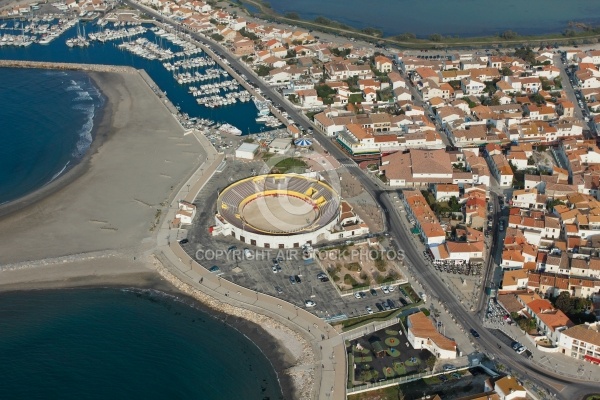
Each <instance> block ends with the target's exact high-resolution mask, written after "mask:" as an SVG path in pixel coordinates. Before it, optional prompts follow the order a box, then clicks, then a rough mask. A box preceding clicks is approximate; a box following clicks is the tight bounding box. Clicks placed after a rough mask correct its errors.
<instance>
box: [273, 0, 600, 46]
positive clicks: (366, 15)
mask: <svg viewBox="0 0 600 400" xmlns="http://www.w3.org/2000/svg"><path fill="white" fill-rule="evenodd" d="M267 2H268V3H269V4H271V6H272V7H273V10H275V11H277V12H278V13H281V14H285V13H288V12H295V13H298V15H300V17H301V18H304V19H309V20H313V19H315V18H316V17H318V16H323V17H326V18H329V19H332V20H335V21H338V22H341V23H344V24H346V25H349V26H352V27H355V28H360V29H362V28H367V27H373V28H377V29H381V30H382V31H383V32H384V35H385V36H391V35H398V34H401V33H406V32H411V33H414V34H416V35H418V36H419V37H427V36H428V35H431V34H433V33H439V34H441V35H449V36H454V35H458V36H461V37H474V36H491V35H496V34H499V33H502V32H504V31H506V30H513V31H515V32H517V33H519V34H521V35H541V34H548V33H559V32H562V31H564V30H565V29H566V28H567V26H568V24H569V22H570V21H577V22H585V23H589V24H593V25H599V24H600V2H599V1H590V0H570V1H568V2H566V1H564V0H528V1H521V0H504V1H496V0H421V1H414V0H369V1H363V0H344V1H340V0H302V1H296V0H267Z"/></svg>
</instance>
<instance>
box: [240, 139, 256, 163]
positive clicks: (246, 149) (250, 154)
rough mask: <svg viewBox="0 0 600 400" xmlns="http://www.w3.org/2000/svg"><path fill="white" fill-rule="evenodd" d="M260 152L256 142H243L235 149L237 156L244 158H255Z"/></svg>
mask: <svg viewBox="0 0 600 400" xmlns="http://www.w3.org/2000/svg"><path fill="white" fill-rule="evenodd" d="M256 153H258V145H257V144H254V143H242V144H241V145H240V147H238V148H237V149H236V150H235V157H236V158H241V159H243V160H254V156H255V155H256Z"/></svg>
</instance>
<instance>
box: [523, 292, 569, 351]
mask: <svg viewBox="0 0 600 400" xmlns="http://www.w3.org/2000/svg"><path fill="white" fill-rule="evenodd" d="M525 309H526V311H527V312H528V313H529V314H530V315H531V316H532V317H533V319H534V320H535V322H536V324H537V326H538V329H539V330H540V331H541V332H542V333H543V334H544V335H546V336H547V337H548V339H550V340H551V341H552V342H553V343H556V342H557V341H558V338H559V336H560V332H561V331H564V330H565V329H567V328H570V327H572V326H573V325H574V324H573V322H572V321H571V320H570V319H569V317H567V316H566V315H565V313H564V312H562V311H561V310H558V309H556V308H554V306H553V305H552V303H550V302H549V301H548V300H545V299H537V300H533V301H530V302H528V303H526V304H525Z"/></svg>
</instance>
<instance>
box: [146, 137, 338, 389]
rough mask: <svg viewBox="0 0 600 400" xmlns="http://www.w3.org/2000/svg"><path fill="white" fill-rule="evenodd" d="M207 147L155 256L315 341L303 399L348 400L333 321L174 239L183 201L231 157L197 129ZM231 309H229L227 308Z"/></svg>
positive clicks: (173, 207) (172, 208)
mask: <svg viewBox="0 0 600 400" xmlns="http://www.w3.org/2000/svg"><path fill="white" fill-rule="evenodd" d="M193 134H194V135H195V137H196V138H197V139H198V141H199V143H200V145H201V146H202V148H203V149H204V150H205V151H206V153H207V155H206V160H205V162H204V163H202V164H201V165H200V167H199V168H198V169H197V170H196V171H195V172H194V173H193V174H192V176H191V177H190V178H189V179H188V181H187V182H185V183H184V184H183V185H182V187H181V189H180V190H179V192H178V193H177V195H176V196H175V197H174V199H173V200H172V202H171V204H170V205H169V209H168V212H167V213H166V215H165V216H164V218H163V221H162V225H161V227H160V229H159V231H158V234H157V235H158V236H157V239H156V240H157V247H156V249H155V255H156V256H157V258H158V259H160V260H161V262H163V263H164V267H166V268H167V269H168V270H169V272H171V273H172V274H173V275H174V276H176V277H177V278H178V279H179V280H181V281H182V282H184V283H186V284H188V285H190V286H191V287H193V288H194V289H197V290H199V291H201V292H202V293H204V294H206V295H208V296H210V297H212V298H213V299H215V300H217V301H218V302H220V303H222V304H224V305H228V306H232V307H238V308H242V309H244V310H250V311H253V312H255V313H258V314H261V315H264V316H267V317H270V318H272V319H274V320H275V321H277V322H278V323H280V324H282V325H284V326H286V327H288V328H290V329H292V330H293V331H294V332H297V333H298V334H299V335H301V336H302V338H303V339H304V340H305V341H306V342H308V343H309V344H310V346H311V347H312V352H313V353H314V367H313V371H314V385H313V389H312V391H311V393H310V394H309V393H299V395H300V396H301V397H302V398H312V399H329V398H331V399H344V398H345V397H346V376H347V372H346V370H347V363H346V355H345V346H344V342H343V337H342V336H340V335H338V333H337V332H336V331H335V330H334V329H333V328H332V327H331V326H330V325H329V324H327V323H325V322H324V321H323V320H322V319H320V318H318V317H317V316H315V315H313V314H311V313H309V312H308V311H306V310H304V309H302V308H299V307H297V306H295V305H293V304H290V303H288V302H286V301H283V300H281V299H278V298H276V297H272V296H269V295H266V294H263V293H259V292H256V291H254V290H250V289H247V288H244V287H241V286H238V285H236V284H234V283H232V282H229V281H227V280H225V279H221V277H220V276H217V275H215V274H213V273H211V272H209V271H208V269H207V268H205V267H204V266H202V265H200V264H199V263H198V262H196V261H195V260H194V259H193V258H191V257H190V256H189V255H188V254H187V253H186V252H185V251H184V250H183V249H182V247H181V246H180V245H179V242H178V241H177V240H171V238H173V237H174V235H173V234H174V233H175V232H176V231H177V230H176V229H172V228H171V226H170V221H172V220H173V218H174V217H175V213H176V211H177V209H178V201H179V200H186V201H189V202H193V201H194V199H195V198H196V196H197V194H198V193H199V192H200V190H202V188H203V187H204V185H205V184H206V182H208V181H209V180H210V179H211V178H212V176H213V175H214V174H215V173H218V171H219V166H220V165H221V163H223V162H227V161H226V160H225V156H224V154H219V153H217V151H216V150H215V148H214V147H213V146H212V144H211V143H210V142H209V141H208V140H207V139H206V137H204V135H202V134H201V133H198V132H193ZM223 311H227V307H223Z"/></svg>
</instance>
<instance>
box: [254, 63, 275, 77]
mask: <svg viewBox="0 0 600 400" xmlns="http://www.w3.org/2000/svg"><path fill="white" fill-rule="evenodd" d="M272 70H273V68H271V67H269V66H266V65H261V66H259V67H258V68H257V69H256V74H257V75H258V76H267V75H269V72H271V71H272Z"/></svg>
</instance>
